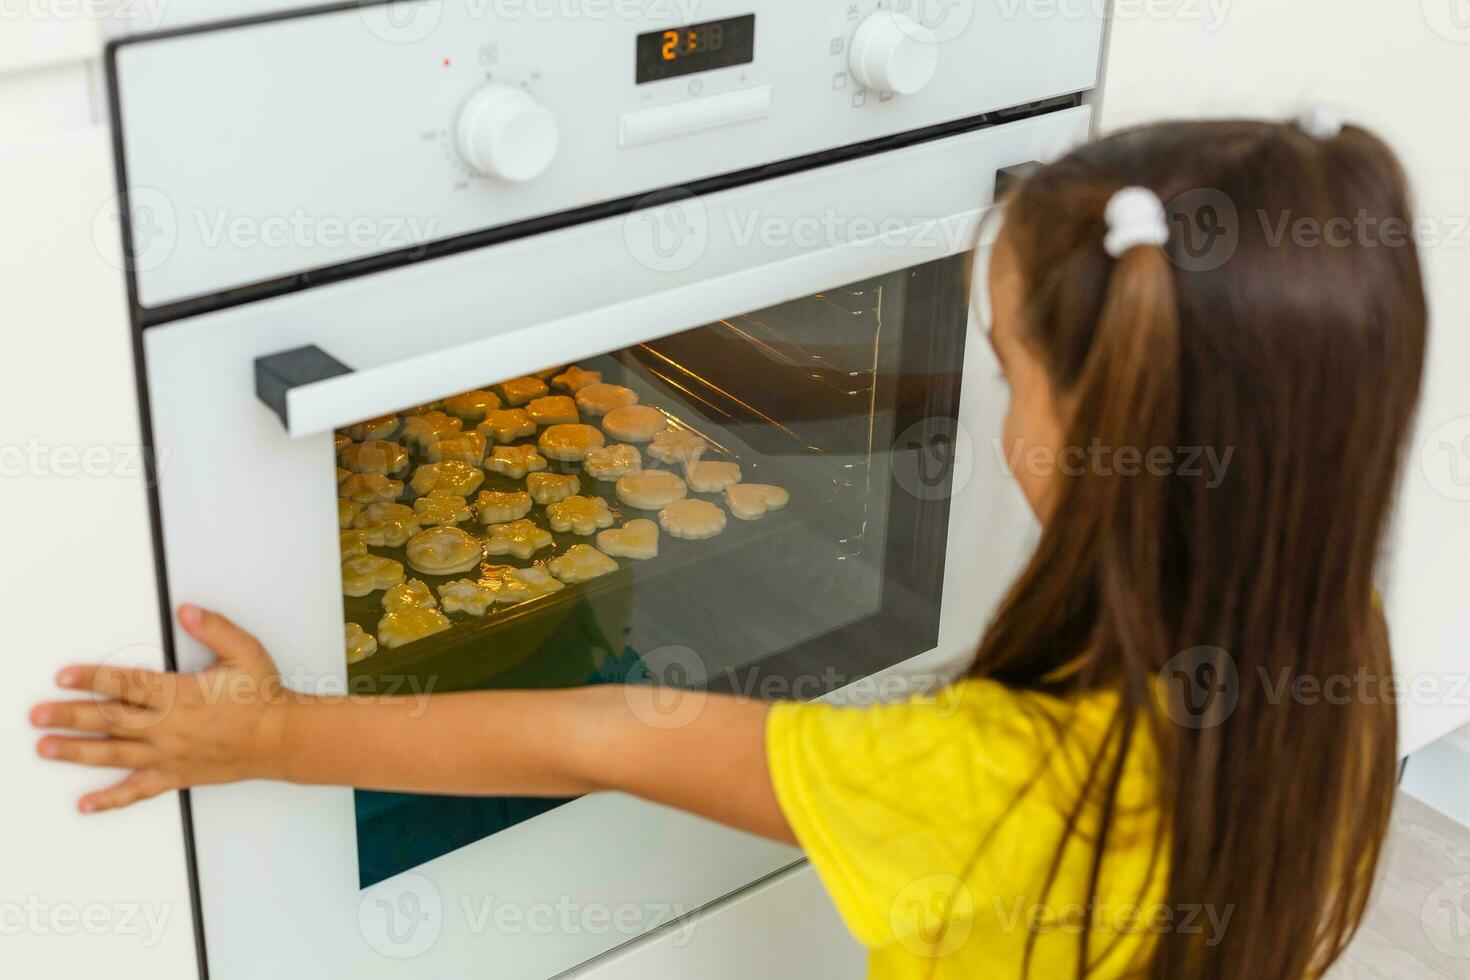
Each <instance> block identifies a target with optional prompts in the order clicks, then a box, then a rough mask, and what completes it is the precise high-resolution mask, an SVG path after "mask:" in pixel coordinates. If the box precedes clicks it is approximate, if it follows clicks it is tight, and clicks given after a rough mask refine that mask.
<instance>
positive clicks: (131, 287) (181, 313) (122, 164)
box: [106, 0, 1082, 330]
mask: <svg viewBox="0 0 1470 980" xmlns="http://www.w3.org/2000/svg"><path fill="white" fill-rule="evenodd" d="M385 2H402V0H360V2H356V3H338V4H334V5H331V6H326V7H318V8H315V9H311V10H293V11H283V12H277V13H274V14H266V15H262V16H259V17H244V18H239V19H235V20H226V21H219V22H215V23H206V24H199V25H195V26H192V27H181V28H176V29H173V30H167V31H159V32H157V33H154V34H144V35H139V36H137V37H129V38H121V39H118V40H115V41H113V42H111V43H110V44H108V46H107V52H106V72H107V85H108V91H109V97H108V107H109V111H110V115H111V123H112V141H113V153H114V155H115V157H116V160H117V171H118V198H119V201H120V207H121V212H122V214H123V215H124V216H126V215H127V214H129V209H128V200H127V193H128V192H127V188H128V182H127V164H126V160H125V158H124V149H123V139H122V104H121V98H120V96H119V94H118V79H117V53H118V51H119V50H121V49H122V48H124V47H127V46H130V45H134V44H142V43H148V42H150V41H156V40H160V39H164V38H174V37H184V36H188V35H192V34H200V33H207V32H211V31H216V30H225V29H230V28H241V27H251V26H256V25H259V24H266V23H273V22H276V21H283V20H293V19H296V18H299V17H308V16H315V15H317V14H331V13H340V12H342V11H345V10H353V9H359V8H361V7H364V6H376V5H378V4H380V3H385ZM1081 104H1082V94H1081V93H1073V94H1068V95H1060V96H1056V97H1054V98H1049V99H1044V100H1041V101H1038V102H1032V103H1027V104H1024V105H1019V106H1013V107H1010V108H1006V109H998V110H994V111H991V112H983V113H980V114H978V115H974V116H968V117H966V118H963V119H956V120H953V121H951V122H946V123H941V124H938V125H934V126H926V127H924V128H922V129H915V130H910V131H908V132H904V133H898V134H896V135H893V136H885V137H881V138H879V139H873V140H866V141H864V142H860V143H852V144H849V145H846V146H840V147H836V148H834V149H831V150H824V151H822V152H820V153H812V154H808V155H806V156H800V157H792V158H789V159H785V160H779V161H776V162H774V163H768V164H762V165H760V166H756V167H749V168H746V169H744V170H737V171H732V172H731V173H727V174H721V175H717V176H713V177H707V178H704V179H702V180H696V181H691V182H688V183H684V184H674V185H669V186H666V187H661V188H656V189H653V190H650V191H645V192H643V193H640V194H635V195H629V196H627V197H621V198H617V199H615V200H611V201H604V202H602V203H600V204H594V205H589V206H588V207H583V208H574V209H572V210H569V211H561V212H558V213H556V214H549V215H541V216H538V217H535V218H529V219H527V220H524V221H516V222H512V223H511V224H507V225H499V226H497V227H493V228H485V229H481V230H479V231H473V232H468V233H466V234H463V235H456V236H454V237H451V238H445V239H441V240H438V241H434V242H429V243H426V244H422V245H415V246H413V247H411V248H405V249H399V250H397V251H393V252H385V253H383V254H381V255H372V256H368V257H366V258H362V259H355V260H353V261H350V262H343V263H339V264H336V265H330V266H323V267H321V268H317V269H308V270H306V271H304V272H298V273H295V274H293V275H290V276H282V277H279V278H276V279H269V280H264V281H261V282H255V283H248V284H246V285H244V286H237V287H233V288H230V289H225V290H222V291H220V292H216V293H210V294H208V295H204V296H198V297H193V298H190V299H184V300H179V301H177V302H173V303H167V304H164V305H163V306H158V307H153V308H147V307H143V306H142V305H141V303H140V301H139V297H138V284H137V278H136V275H135V273H134V271H133V269H132V255H133V253H132V240H131V230H130V229H129V230H127V231H125V233H124V242H125V246H126V249H127V250H126V251H125V252H124V253H123V254H124V257H125V261H126V263H127V268H128V273H127V279H128V301H129V304H130V306H131V307H132V310H133V321H134V323H135V326H136V329H139V330H141V329H146V328H148V327H154V326H159V325H161V324H165V323H171V322H173V321H175V320H181V319H184V318H186V317H192V316H199V315H201V314H204V313H213V312H215V311H218V310H224V309H229V308H230V307H234V306H243V305H245V304H247V303H253V302H258V301H260V300H263V299H270V298H272V297H276V296H285V295H288V294H290V293H297V292H301V291H303V290H307V289H312V288H314V287H316V286H324V285H327V284H329V283H335V282H342V281H345V280H348V279H356V278H358V277H360V276H366V275H372V274H374V273H378V272H383V271H386V270H388V269H396V268H400V267H402V266H406V265H412V264H414V263H417V262H422V261H426V260H429V259H437V258H444V257H446V256H450V255H458V254H459V253H461V252H469V251H473V250H475V249H479V248H486V247H488V246H491V245H500V244H503V243H505V242H511V241H516V240H517V239H521V238H528V237H530V236H532V235H540V234H544V233H546V232H551V231H558V230H560V229H563V228H569V227H572V226H575V225H580V224H585V223H587V222H590V221H598V220H601V219H604V218H610V217H617V216H618V215H622V214H628V213H630V212H632V211H636V210H638V209H639V208H641V207H648V206H649V205H650V204H651V203H653V202H656V201H658V200H659V199H660V197H661V196H662V195H667V194H671V193H673V192H675V191H680V192H687V193H691V194H697V195H703V194H714V193H718V192H719V191H724V190H730V189H732V188H736V187H742V186H745V185H747V184H754V183H759V182H761V181H765V180H772V179H775V178H777V177H786V176H789V175H791V174H797V173H801V172H803V171H807V170H814V169H817V168H820V167H826V166H831V165H833V164H837V163H844V162H847V161H850V160H856V159H859V158H862V157H867V156H873V155H876V154H879V153H886V152H890V151H893V150H899V149H904V148H906V147H910V146H914V145H917V144H919V143H927V142H932V141H934V140H939V139H944V138H946V137H949V136H957V135H960V134H963V133H968V132H972V131H974V130H978V129H988V128H989V127H991V126H998V125H1001V124H1002V123H1008V122H1015V121H1017V120H1020V119H1027V118H1030V117H1033V116H1040V115H1046V114H1048V113H1052V112H1059V111H1061V110H1063V109H1071V108H1074V107H1075V106H1079V105H1081ZM121 224H123V225H124V226H125V228H126V226H127V225H128V222H127V221H126V220H125V221H122V222H121Z"/></svg>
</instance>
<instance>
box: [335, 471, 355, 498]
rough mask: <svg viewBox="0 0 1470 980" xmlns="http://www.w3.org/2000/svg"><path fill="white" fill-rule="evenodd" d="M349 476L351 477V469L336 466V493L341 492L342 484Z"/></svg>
mask: <svg viewBox="0 0 1470 980" xmlns="http://www.w3.org/2000/svg"><path fill="white" fill-rule="evenodd" d="M351 477H352V471H351V470H348V469H343V468H342V467H340V466H339V467H337V492H338V493H341V492H342V484H344V483H346V482H347V481H348V479H350V478H351Z"/></svg>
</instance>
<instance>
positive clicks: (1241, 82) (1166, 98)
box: [1061, 0, 1470, 752]
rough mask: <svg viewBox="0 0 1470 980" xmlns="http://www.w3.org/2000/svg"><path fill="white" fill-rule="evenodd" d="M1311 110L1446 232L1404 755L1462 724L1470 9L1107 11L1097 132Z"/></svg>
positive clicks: (1436, 262) (1404, 604) (1469, 474)
mask: <svg viewBox="0 0 1470 980" xmlns="http://www.w3.org/2000/svg"><path fill="white" fill-rule="evenodd" d="M1061 2H1062V7H1063V9H1065V7H1066V0H1061ZM1212 5H1213V9H1212ZM1456 12H1457V13H1458V15H1459V23H1463V24H1464V26H1463V27H1459V26H1457V22H1456V21H1455V20H1454V19H1452V14H1454V13H1456ZM1314 104H1322V105H1326V106H1329V107H1331V108H1333V109H1335V110H1337V111H1338V112H1340V113H1341V114H1342V115H1343V116H1344V118H1346V119H1347V120H1349V121H1351V122H1355V123H1360V124H1363V125H1366V126H1369V127H1371V128H1373V129H1374V130H1376V131H1378V132H1379V133H1380V134H1381V135H1383V136H1384V137H1385V138H1386V139H1387V140H1388V141H1389V142H1390V143H1391V144H1392V145H1393V146H1394V147H1395V148H1396V149H1397V150H1398V153H1399V155H1400V157H1401V158H1402V159H1403V160H1404V163H1405V165H1406V167H1407V169H1408V172H1409V176H1410V179H1411V180H1412V181H1413V184H1414V188H1415V191H1416V200H1417V208H1418V210H1419V212H1420V214H1421V215H1424V216H1427V217H1429V218H1431V219H1434V220H1436V221H1437V222H1439V223H1440V226H1441V228H1442V229H1443V233H1442V234H1441V236H1440V238H1441V240H1440V241H1439V242H1437V243H1435V244H1429V245H1427V246H1424V247H1423V254H1424V261H1425V272H1426V276H1427V278H1428V280H1429V288H1430V296H1431V317H1432V321H1431V330H1432V339H1431V343H1430V360H1429V368H1428V378H1427V386H1426V393H1425V399H1424V406H1423V411H1422V414H1421V419H1420V424H1419V428H1418V432H1417V433H1416V434H1415V436H1414V440H1413V445H1412V450H1411V455H1410V459H1409V462H1408V468H1407V469H1408V471H1407V473H1406V475H1405V480H1404V484H1403V491H1402V503H1401V513H1400V518H1399V526H1398V529H1397V533H1396V540H1395V542H1394V544H1393V547H1392V551H1391V555H1390V565H1391V568H1390V570H1389V572H1390V574H1389V579H1388V582H1387V590H1386V599H1387V606H1388V613H1389V620H1390V624H1391V626H1392V631H1393V642H1394V647H1395V654H1396V657H1397V658H1398V670H1399V673H1400V675H1401V676H1402V677H1403V678H1404V679H1405V680H1415V679H1417V681H1418V683H1419V684H1421V685H1423V693H1422V694H1421V696H1417V697H1412V698H1410V701H1412V702H1413V703H1410V704H1406V705H1405V708H1404V710H1403V711H1402V712H1401V717H1402V726H1403V732H1402V747H1403V749H1404V751H1405V752H1411V751H1413V750H1414V749H1417V748H1419V747H1420V746H1422V745H1425V744H1426V743H1428V742H1430V741H1432V740H1433V739H1435V738H1437V737H1439V736H1441V735H1443V734H1445V733H1446V732H1449V731H1451V730H1453V729H1455V728H1457V727H1459V726H1460V725H1463V724H1465V722H1466V721H1467V720H1470V685H1466V684H1465V682H1464V681H1465V677H1466V672H1467V669H1470V668H1467V659H1470V384H1467V373H1470V176H1467V169H1466V166H1467V160H1470V112H1467V111H1466V106H1467V104H1470V4H1467V3H1466V2H1465V0H1391V2H1390V0H1285V2H1283V0H1234V2H1232V0H1116V4H1115V18H1114V22H1113V25H1112V38H1111V43H1110V49H1109V52H1108V66H1107V72H1106V89H1105V92H1104V95H1103V99H1102V108H1101V123H1102V126H1103V128H1104V129H1105V130H1109V129H1117V128H1119V127H1123V126H1128V125H1132V124H1136V123H1141V122H1149V121H1154V120H1158V119H1167V118H1176V117H1181V116H1196V117H1199V116H1236V115H1255V116H1268V117H1281V118H1285V117H1291V116H1294V115H1296V114H1297V113H1298V112H1299V111H1300V110H1301V109H1302V108H1303V107H1305V106H1309V105H1314ZM1446 427H1448V428H1446Z"/></svg>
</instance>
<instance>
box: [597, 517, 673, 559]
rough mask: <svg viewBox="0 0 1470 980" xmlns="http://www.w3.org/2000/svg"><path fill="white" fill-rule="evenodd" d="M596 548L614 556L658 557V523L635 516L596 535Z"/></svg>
mask: <svg viewBox="0 0 1470 980" xmlns="http://www.w3.org/2000/svg"><path fill="white" fill-rule="evenodd" d="M597 548H598V550H599V551H601V552H602V553H603V554H605V555H612V556H613V557H614V558H632V559H634V560H636V561H647V560H648V559H650V558H657V557H658V525H657V524H655V523H653V521H650V520H647V519H646V518H642V517H637V518H634V519H633V520H631V521H629V522H628V523H626V524H624V525H623V526H622V527H616V528H608V529H607V530H606V531H602V532H600V533H599V534H598V535H597Z"/></svg>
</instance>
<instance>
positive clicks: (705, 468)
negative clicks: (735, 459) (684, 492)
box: [684, 460, 740, 493]
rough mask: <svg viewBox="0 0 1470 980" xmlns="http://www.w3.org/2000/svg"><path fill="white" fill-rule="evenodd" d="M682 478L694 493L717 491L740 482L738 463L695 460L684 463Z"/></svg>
mask: <svg viewBox="0 0 1470 980" xmlns="http://www.w3.org/2000/svg"><path fill="white" fill-rule="evenodd" d="M684 479H685V481H686V482H688V484H689V489H691V490H693V491H694V492H695V493H719V492H720V491H721V490H723V489H725V488H726V487H728V486H731V485H733V484H736V483H739V482H740V464H739V463H724V462H716V461H714V460H710V461H702V460H695V461H693V462H690V463H685V464H684Z"/></svg>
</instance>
